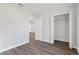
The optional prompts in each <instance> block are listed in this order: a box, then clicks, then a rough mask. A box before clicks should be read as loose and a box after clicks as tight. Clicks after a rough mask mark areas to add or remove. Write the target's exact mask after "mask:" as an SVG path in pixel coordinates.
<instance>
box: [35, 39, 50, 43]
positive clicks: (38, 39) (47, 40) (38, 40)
mask: <svg viewBox="0 0 79 59" xmlns="http://www.w3.org/2000/svg"><path fill="white" fill-rule="evenodd" d="M35 40H38V41H43V42H48V43H51V41H48V40H40V39H35Z"/></svg>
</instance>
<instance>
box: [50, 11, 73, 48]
mask: <svg viewBox="0 0 79 59" xmlns="http://www.w3.org/2000/svg"><path fill="white" fill-rule="evenodd" d="M62 14H69V33H70V34H69V48H71V49H72V11H63V12H59V13H54V14H52V15H51V44H53V43H54V16H56V15H62Z"/></svg>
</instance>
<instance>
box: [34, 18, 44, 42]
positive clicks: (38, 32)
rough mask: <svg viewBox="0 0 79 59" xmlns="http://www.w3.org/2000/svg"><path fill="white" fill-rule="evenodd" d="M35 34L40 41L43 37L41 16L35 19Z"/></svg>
mask: <svg viewBox="0 0 79 59" xmlns="http://www.w3.org/2000/svg"><path fill="white" fill-rule="evenodd" d="M35 32H36V33H35V34H36V35H35V37H36V40H40V41H42V39H43V19H42V18H39V19H36V31H35Z"/></svg>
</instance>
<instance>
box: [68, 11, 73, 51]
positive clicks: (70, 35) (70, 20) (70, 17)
mask: <svg viewBox="0 0 79 59" xmlns="http://www.w3.org/2000/svg"><path fill="white" fill-rule="evenodd" d="M72 45H73V42H72V12H69V47H70V48H71V49H72V48H73V46H72Z"/></svg>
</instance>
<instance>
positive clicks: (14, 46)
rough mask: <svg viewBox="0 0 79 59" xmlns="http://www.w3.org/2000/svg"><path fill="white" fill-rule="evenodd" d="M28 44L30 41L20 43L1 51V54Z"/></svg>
mask: <svg viewBox="0 0 79 59" xmlns="http://www.w3.org/2000/svg"><path fill="white" fill-rule="evenodd" d="M27 43H29V41H27V42H23V43H20V44H18V45H14V46H10V47H7V48H4V49H0V53H2V52H4V51H7V50H10V49H13V48H16V47H19V46H21V45H24V44H27Z"/></svg>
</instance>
